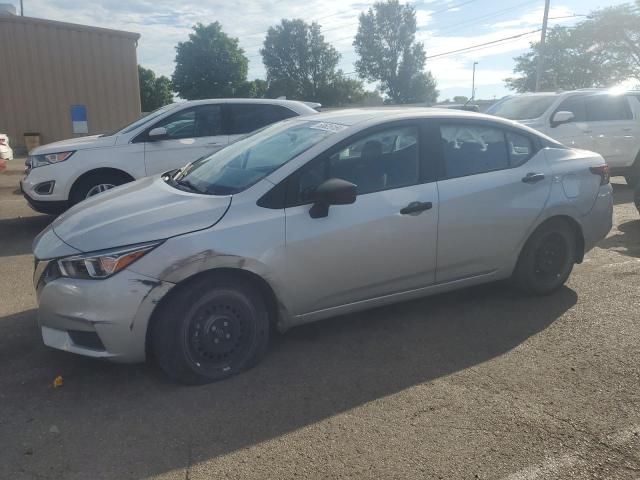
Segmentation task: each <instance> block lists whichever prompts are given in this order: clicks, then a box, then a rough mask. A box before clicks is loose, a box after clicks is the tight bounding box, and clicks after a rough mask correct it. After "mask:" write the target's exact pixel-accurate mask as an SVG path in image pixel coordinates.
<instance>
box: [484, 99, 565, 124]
mask: <svg viewBox="0 0 640 480" xmlns="http://www.w3.org/2000/svg"><path fill="white" fill-rule="evenodd" d="M556 98H557V97H556V96H555V95H526V96H522V97H509V98H505V99H504V100H502V101H500V102H498V103H496V104H495V105H493V106H492V107H491V108H489V109H488V110H487V113H488V114H489V115H496V116H498V117H503V118H508V119H509V120H527V119H530V118H538V117H539V116H540V115H542V114H543V113H544V112H545V111H546V110H547V109H548V108H549V107H550V106H551V105H552V104H553V102H555V100H556Z"/></svg>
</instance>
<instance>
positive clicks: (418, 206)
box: [400, 202, 433, 215]
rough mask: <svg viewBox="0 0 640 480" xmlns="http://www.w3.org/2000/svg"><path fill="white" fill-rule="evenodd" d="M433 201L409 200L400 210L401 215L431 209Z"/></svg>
mask: <svg viewBox="0 0 640 480" xmlns="http://www.w3.org/2000/svg"><path fill="white" fill-rule="evenodd" d="M431 208H433V203H431V202H411V203H410V204H409V205H407V206H406V207H404V208H403V209H402V210H400V213H401V214H402V215H408V214H411V213H420V212H424V211H425V210H431Z"/></svg>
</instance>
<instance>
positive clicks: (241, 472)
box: [0, 160, 640, 480]
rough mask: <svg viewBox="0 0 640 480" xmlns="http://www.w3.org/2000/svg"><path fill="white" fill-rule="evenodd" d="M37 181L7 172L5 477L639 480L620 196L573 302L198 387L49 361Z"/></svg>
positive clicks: (519, 304)
mask: <svg viewBox="0 0 640 480" xmlns="http://www.w3.org/2000/svg"><path fill="white" fill-rule="evenodd" d="M20 171H21V165H20V162H19V161H18V160H15V161H12V162H9V167H8V169H7V170H6V171H5V172H3V173H0V478H7V479H30V478H64V479H67V478H69V479H102V478H109V479H125V478H162V479H204V478H256V479H264V478H278V479H288V478H403V479H404V478H428V479H431V478H434V479H435V478H438V479H478V478H480V479H508V480H522V479H545V480H553V479H568V478H571V479H590V478H598V479H601V478H607V479H609V478H611V479H638V478H640V393H639V388H638V385H639V380H640V379H639V376H640V367H639V363H638V358H639V354H640V328H639V327H640V219H639V216H638V212H637V211H636V210H635V208H634V207H633V205H632V203H631V196H632V195H631V190H630V189H629V188H627V186H626V185H625V184H624V183H622V181H621V180H620V179H614V181H615V182H619V183H615V185H614V187H615V197H616V207H615V226H614V229H613V230H612V231H611V233H610V235H609V237H608V238H607V239H605V240H604V241H603V242H601V244H600V245H599V247H598V248H596V249H594V250H593V251H592V252H590V253H589V254H588V256H587V257H586V259H585V261H584V263H583V264H582V265H579V266H577V267H576V268H575V270H574V273H573V275H572V276H571V278H570V281H569V283H568V285H567V287H566V288H564V289H562V290H561V291H560V292H558V293H557V294H556V295H553V296H551V297H547V298H526V297H523V296H521V295H519V294H518V293H516V292H514V291H512V290H511V289H510V288H508V286H507V285H505V284H496V285H489V286H483V287H479V288H473V289H468V290H463V291H459V292H455V293H451V294H446V295H441V296H438V297H432V298H427V299H424V300H419V301H413V302H409V303H404V304H398V305H394V306H390V307H385V308H380V309H376V310H372V311H368V312H365V313H361V314H357V315H350V316H345V317H339V318H335V319H331V320H328V321H323V322H320V323H317V324H311V325H307V326H304V327H299V328H297V329H294V330H291V331H290V332H288V333H287V334H285V335H281V336H279V337H277V338H276V339H275V342H274V345H273V346H272V348H271V351H270V354H269V355H268V356H267V358H266V359H265V361H264V362H263V363H262V364H260V365H259V366H258V367H256V368H254V369H253V370H251V371H249V372H247V373H245V374H243V375H240V376H237V377H235V378H233V379H231V380H228V381H225V382H220V383H216V384H212V385H207V386H202V387H181V386H176V385H173V384H170V383H168V382H167V381H166V380H165V378H164V377H163V376H162V374H161V373H160V372H159V371H158V369H157V368H156V367H154V366H153V365H133V366H130V365H129V366H127V365H112V364H108V363H103V362H100V361H94V360H90V359H86V358H82V357H78V356H74V355H71V354H66V353H63V352H58V351H54V350H51V349H48V348H46V347H44V346H43V345H42V341H41V338H40V334H39V331H38V328H37V325H36V310H35V308H36V303H35V296H34V292H33V288H32V285H31V274H32V265H33V260H32V256H31V241H32V239H33V237H34V236H35V235H36V234H37V233H38V232H39V231H40V230H41V229H42V228H44V227H45V226H46V225H47V224H48V223H49V222H50V221H51V218H50V217H47V216H43V215H38V214H36V213H34V212H32V211H31V210H30V209H29V208H28V207H27V205H26V202H25V201H24V200H23V199H22V197H20V196H19V195H18V194H17V193H16V186H17V183H18V180H19V178H20ZM58 375H61V376H62V377H63V378H64V385H63V386H62V387H61V388H56V389H54V388H52V386H51V384H52V382H53V380H54V378H55V377H56V376H58Z"/></svg>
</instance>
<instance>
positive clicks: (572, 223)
mask: <svg viewBox="0 0 640 480" xmlns="http://www.w3.org/2000/svg"><path fill="white" fill-rule="evenodd" d="M558 220H560V221H563V222H565V223H566V224H568V225H569V227H571V230H572V231H573V234H574V236H575V241H576V258H575V263H582V261H583V260H584V249H585V241H584V232H583V231H582V226H581V225H580V223H579V222H578V221H577V220H576V219H575V218H573V217H572V216H571V215H567V214H555V215H552V216H550V217H547V218H545V219H544V220H543V221H542V222H540V223H539V224H538V225H537V226H536V228H534V229H533V230H532V231H531V233H530V234H529V236H528V237H527V240H526V241H525V242H524V244H523V245H522V248H521V249H520V254H519V255H518V258H520V255H522V252H523V251H524V248H525V246H526V244H527V242H528V241H529V238H531V236H532V235H533V234H534V233H535V232H536V231H537V230H538V229H540V228H541V227H543V226H544V225H546V224H548V223H550V222H555V221H558Z"/></svg>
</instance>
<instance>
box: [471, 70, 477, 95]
mask: <svg viewBox="0 0 640 480" xmlns="http://www.w3.org/2000/svg"><path fill="white" fill-rule="evenodd" d="M476 65H478V62H473V75H472V76H471V100H473V99H474V98H476Z"/></svg>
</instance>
